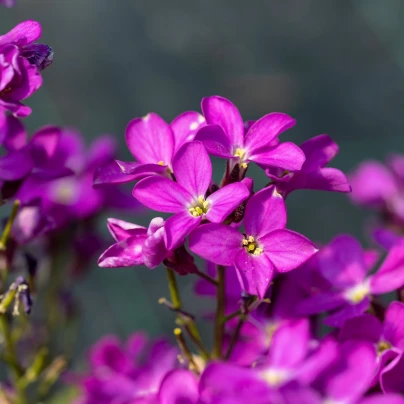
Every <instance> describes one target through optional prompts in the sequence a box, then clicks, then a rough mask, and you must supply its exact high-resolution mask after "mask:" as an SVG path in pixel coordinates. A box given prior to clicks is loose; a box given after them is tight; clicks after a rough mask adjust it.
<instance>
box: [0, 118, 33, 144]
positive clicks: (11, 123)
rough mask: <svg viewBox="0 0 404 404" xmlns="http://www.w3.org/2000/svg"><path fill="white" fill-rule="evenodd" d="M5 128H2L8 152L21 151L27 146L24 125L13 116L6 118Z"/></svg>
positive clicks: (0, 131)
mask: <svg viewBox="0 0 404 404" xmlns="http://www.w3.org/2000/svg"><path fill="white" fill-rule="evenodd" d="M4 118H5V127H1V128H0V133H1V135H0V136H4V139H3V146H4V148H5V149H7V150H9V151H10V150H20V149H21V148H22V147H24V146H25V145H26V144H27V132H26V130H25V128H24V125H23V124H22V123H21V121H20V120H19V119H17V118H16V117H14V116H13V115H8V116H4Z"/></svg>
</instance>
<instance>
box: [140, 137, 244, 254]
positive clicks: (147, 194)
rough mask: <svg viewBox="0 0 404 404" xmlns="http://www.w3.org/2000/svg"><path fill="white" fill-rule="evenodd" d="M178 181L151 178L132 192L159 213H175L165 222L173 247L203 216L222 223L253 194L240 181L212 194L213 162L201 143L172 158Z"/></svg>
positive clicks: (169, 242)
mask: <svg viewBox="0 0 404 404" xmlns="http://www.w3.org/2000/svg"><path fill="white" fill-rule="evenodd" d="M173 173H174V176H175V178H176V181H177V182H174V181H172V180H170V179H168V178H164V177H157V176H154V177H148V178H145V179H143V180H141V181H140V182H139V183H138V184H137V185H136V186H135V188H134V190H133V195H134V196H135V198H136V199H138V200H139V202H141V203H142V204H143V205H145V206H147V207H148V208H150V209H154V210H156V211H158V212H167V213H175V215H174V216H171V217H170V218H169V219H167V221H166V224H165V241H166V247H167V248H168V249H169V250H171V249H173V248H175V247H178V246H179V245H181V244H182V243H183V242H184V239H185V237H186V236H187V235H188V234H189V233H190V232H191V231H192V230H194V229H195V228H196V227H197V226H198V225H199V224H200V223H201V221H202V220H203V219H206V220H208V221H210V222H213V223H220V222H222V221H223V220H225V219H226V217H227V216H228V215H229V214H230V213H232V212H233V210H234V209H236V208H237V207H238V206H239V205H240V204H241V203H242V202H243V201H244V200H245V199H247V198H248V196H249V195H250V192H249V190H248V189H247V187H246V186H245V185H244V184H243V183H241V182H239V183H235V184H230V185H227V186H225V187H223V188H221V189H219V190H217V191H216V192H214V193H212V194H211V195H209V196H206V192H207V191H208V188H209V186H210V183H211V181H212V164H211V162H210V159H209V156H208V153H207V152H206V150H205V147H204V146H203V144H202V143H201V142H189V143H186V144H185V145H183V146H182V147H181V148H180V150H179V151H178V152H177V153H176V155H175V157H174V159H173Z"/></svg>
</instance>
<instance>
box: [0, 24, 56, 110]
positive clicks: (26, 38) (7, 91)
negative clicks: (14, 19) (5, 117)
mask: <svg viewBox="0 0 404 404" xmlns="http://www.w3.org/2000/svg"><path fill="white" fill-rule="evenodd" d="M40 36H41V26H40V24H39V23H38V22H36V21H25V22H23V23H20V24H18V25H17V26H16V27H15V28H13V29H12V30H11V31H10V32H8V33H7V34H5V35H3V36H0V106H1V107H3V108H5V109H7V110H9V111H11V112H12V113H13V114H14V115H16V116H19V117H25V116H27V115H29V114H30V113H31V108H29V107H27V106H25V105H23V104H22V103H21V100H24V99H26V98H28V97H29V96H30V95H32V94H33V93H34V92H35V91H36V90H38V89H39V87H41V85H42V77H41V75H40V73H39V72H40V70H42V69H43V68H45V67H46V66H48V65H49V64H50V63H51V61H52V58H53V52H52V49H51V48H49V47H48V46H46V45H39V44H34V43H33V42H35V41H36V40H37V39H39V37H40Z"/></svg>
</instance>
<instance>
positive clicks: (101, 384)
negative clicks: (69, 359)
mask: <svg viewBox="0 0 404 404" xmlns="http://www.w3.org/2000/svg"><path fill="white" fill-rule="evenodd" d="M146 342H147V340H146V337H145V336H144V335H143V334H141V333H135V334H133V335H132V336H131V337H129V339H128V341H127V343H126V346H122V345H121V343H120V341H119V340H118V339H117V338H116V337H113V336H107V337H104V338H102V339H101V340H100V341H98V342H97V343H96V345H95V346H94V347H93V348H92V350H91V353H90V363H91V371H90V374H89V375H87V376H86V377H84V378H83V379H82V380H81V382H80V385H81V386H80V387H81V390H82V397H81V398H80V400H79V402H80V403H81V404H109V403H112V402H116V403H118V402H119V403H123V404H132V403H135V402H155V400H156V399H157V395H158V393H159V389H160V384H161V382H162V380H163V379H164V377H165V375H166V374H167V373H168V372H170V371H171V370H173V369H174V368H175V365H176V362H177V354H178V352H177V350H176V348H174V347H172V346H170V345H169V344H168V343H167V342H165V341H163V340H160V341H156V342H155V343H154V344H153V345H152V346H151V347H150V349H148V351H149V352H147V354H146V355H145V354H144V352H145V346H146ZM140 355H142V357H143V358H144V360H143V361H141V360H140V358H139V357H140Z"/></svg>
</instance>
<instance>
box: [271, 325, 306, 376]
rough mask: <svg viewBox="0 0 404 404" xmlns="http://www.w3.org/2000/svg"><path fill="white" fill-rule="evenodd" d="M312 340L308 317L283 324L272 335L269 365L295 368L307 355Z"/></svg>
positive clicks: (280, 367) (279, 367)
mask: <svg viewBox="0 0 404 404" xmlns="http://www.w3.org/2000/svg"><path fill="white" fill-rule="evenodd" d="M309 341H310V323H309V321H308V320H306V319H301V320H292V321H289V322H286V323H284V324H283V325H281V326H280V327H279V328H278V329H277V330H276V331H275V333H274V335H273V336H272V340H271V346H270V350H269V355H268V365H270V366H271V367H274V368H275V369H276V368H278V369H293V368H294V367H297V366H298V365H299V364H300V363H301V362H302V361H303V360H304V358H305V357H306V355H307V351H308V349H309Z"/></svg>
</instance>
